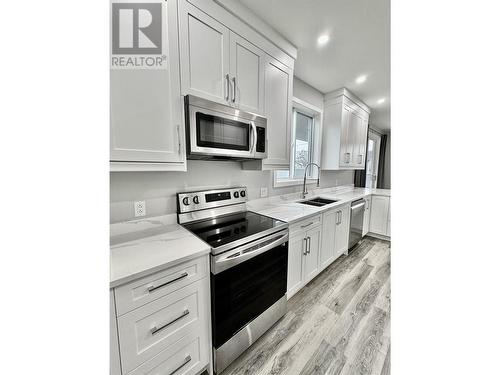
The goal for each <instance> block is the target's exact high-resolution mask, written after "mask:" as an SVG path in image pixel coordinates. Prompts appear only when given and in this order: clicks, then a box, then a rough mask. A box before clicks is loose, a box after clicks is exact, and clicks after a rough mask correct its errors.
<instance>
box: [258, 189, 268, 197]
mask: <svg viewBox="0 0 500 375" xmlns="http://www.w3.org/2000/svg"><path fill="white" fill-rule="evenodd" d="M260 197H261V198H265V197H267V188H266V187H261V188H260Z"/></svg>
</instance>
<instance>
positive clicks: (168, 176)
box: [110, 160, 354, 223]
mask: <svg viewBox="0 0 500 375" xmlns="http://www.w3.org/2000/svg"><path fill="white" fill-rule="evenodd" d="M353 181H354V172H353V171H322V172H321V187H334V186H342V185H351V184H352V183H353ZM233 186H246V187H247V188H248V198H249V199H250V200H255V199H258V198H259V197H260V188H261V187H267V188H268V193H269V197H275V196H277V197H279V196H283V195H286V194H291V193H299V192H300V191H302V186H298V185H297V186H290V187H284V188H274V187H273V173H272V172H271V171H246V170H242V169H241V164H240V163H239V162H232V161H221V162H219V161H199V160H189V161H188V171H187V172H115V173H111V174H110V190H111V195H110V221H111V223H116V222H120V221H126V220H133V219H135V217H134V202H135V201H145V202H146V213H147V215H146V217H155V216H162V215H168V214H174V213H176V212H177V202H176V194H177V193H179V192H184V191H196V190H206V189H212V188H224V187H233ZM314 187H315V185H309V187H308V189H309V191H311V192H312V190H313V189H314ZM297 197H299V195H298V196H297Z"/></svg>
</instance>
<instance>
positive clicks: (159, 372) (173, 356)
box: [129, 334, 208, 375]
mask: <svg viewBox="0 0 500 375" xmlns="http://www.w3.org/2000/svg"><path fill="white" fill-rule="evenodd" d="M207 365H208V341H207V340H206V339H203V338H202V337H200V336H196V335H195V334H190V335H188V336H184V337H183V338H182V339H180V340H179V341H177V342H176V343H175V344H174V345H172V346H171V347H169V348H168V349H166V350H164V351H163V352H161V353H160V354H158V355H157V356H156V357H154V358H152V359H151V360H149V361H147V362H146V363H144V364H142V365H140V366H139V367H137V368H136V369H135V370H134V371H132V372H130V373H129V375H188V374H198V373H199V372H200V371H201V370H202V369H203V368H204V367H205V366H207Z"/></svg>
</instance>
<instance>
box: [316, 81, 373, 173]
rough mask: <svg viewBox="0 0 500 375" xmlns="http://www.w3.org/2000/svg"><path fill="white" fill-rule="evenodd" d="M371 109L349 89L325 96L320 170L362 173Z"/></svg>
mask: <svg viewBox="0 0 500 375" xmlns="http://www.w3.org/2000/svg"><path fill="white" fill-rule="evenodd" d="M369 115H370V109H369V108H368V107H367V106H366V105H365V104H363V103H362V102H361V101H360V100H359V99H357V98H356V97H355V96H353V95H352V94H351V93H350V92H349V91H347V90H346V89H341V90H337V91H334V92H332V93H330V94H327V95H326V96H325V108H324V113H323V116H324V117H323V137H322V148H321V150H322V156H321V161H322V162H321V169H324V170H338V169H363V168H364V166H365V162H366V142H367V139H368V119H369Z"/></svg>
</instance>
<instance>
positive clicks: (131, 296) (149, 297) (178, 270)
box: [115, 256, 208, 316]
mask: <svg viewBox="0 0 500 375" xmlns="http://www.w3.org/2000/svg"><path fill="white" fill-rule="evenodd" d="M207 274H208V258H207V257H206V256H204V257H201V258H198V259H194V260H191V261H189V262H186V263H182V264H179V265H177V266H174V267H171V268H169V269H167V270H164V271H160V272H157V273H155V274H153V275H150V276H146V277H143V278H142V279H139V280H136V281H132V282H130V283H128V284H125V285H122V286H119V287H117V288H115V298H116V313H117V315H118V316H120V315H123V314H125V313H127V312H129V311H131V310H133V309H136V308H138V307H140V306H143V305H145V304H146V303H149V302H151V301H154V300H156V299H158V298H160V297H163V296H165V295H167V294H169V293H172V292H174V291H176V290H177V289H180V288H182V287H185V286H186V285H188V284H191V283H192V282H194V281H197V280H200V279H201V278H203V277H205V276H207Z"/></svg>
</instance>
